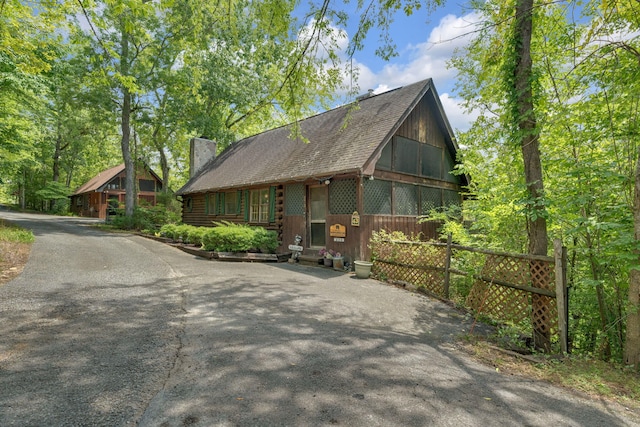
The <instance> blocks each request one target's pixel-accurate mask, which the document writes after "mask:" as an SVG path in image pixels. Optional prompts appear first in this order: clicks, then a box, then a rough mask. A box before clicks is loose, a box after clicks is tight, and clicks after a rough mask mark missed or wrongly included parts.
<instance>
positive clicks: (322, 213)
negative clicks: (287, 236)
mask: <svg viewBox="0 0 640 427" xmlns="http://www.w3.org/2000/svg"><path fill="white" fill-rule="evenodd" d="M308 200H309V209H308V212H309V213H310V214H309V237H310V238H309V242H310V246H311V247H312V248H323V247H325V245H326V244H327V231H326V230H327V187H326V186H324V185H323V186H317V187H309V198H308Z"/></svg>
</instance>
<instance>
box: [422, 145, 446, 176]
mask: <svg viewBox="0 0 640 427" xmlns="http://www.w3.org/2000/svg"><path fill="white" fill-rule="evenodd" d="M420 154H421V156H420V157H421V160H422V171H421V172H422V176H428V177H430V178H440V177H442V148H440V147H434V146H433V145H428V144H421V147H420Z"/></svg>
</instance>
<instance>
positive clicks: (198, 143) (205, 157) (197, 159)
mask: <svg viewBox="0 0 640 427" xmlns="http://www.w3.org/2000/svg"><path fill="white" fill-rule="evenodd" d="M217 145H218V144H217V142H215V141H211V140H210V139H206V138H203V137H200V138H191V141H189V178H193V177H194V176H195V175H196V174H197V173H198V172H200V169H202V167H203V166H204V165H205V164H206V163H207V162H208V161H209V160H211V159H214V158H215V157H216V148H217Z"/></svg>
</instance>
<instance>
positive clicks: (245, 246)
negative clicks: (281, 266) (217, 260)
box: [202, 221, 278, 253]
mask: <svg viewBox="0 0 640 427" xmlns="http://www.w3.org/2000/svg"><path fill="white" fill-rule="evenodd" d="M214 225H215V227H214V228H211V229H209V230H207V231H206V232H205V233H204V235H203V236H202V243H203V247H204V249H206V250H209V251H217V252H247V251H250V250H254V249H255V250H260V251H261V252H265V253H273V252H275V250H276V248H277V247H278V241H277V235H276V233H275V232H273V231H269V230H266V229H264V228H262V227H250V226H248V225H244V224H234V223H231V222H227V221H224V222H216V223H214Z"/></svg>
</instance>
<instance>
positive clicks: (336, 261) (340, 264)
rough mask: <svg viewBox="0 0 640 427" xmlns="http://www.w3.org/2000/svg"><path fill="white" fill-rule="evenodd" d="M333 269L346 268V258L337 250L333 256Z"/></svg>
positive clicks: (340, 269)
mask: <svg viewBox="0 0 640 427" xmlns="http://www.w3.org/2000/svg"><path fill="white" fill-rule="evenodd" d="M333 269H334V270H338V271H342V270H344V258H343V257H342V254H341V253H340V252H336V254H335V255H334V256H333Z"/></svg>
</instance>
